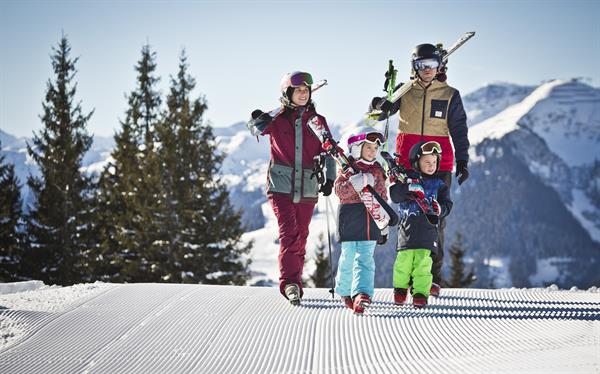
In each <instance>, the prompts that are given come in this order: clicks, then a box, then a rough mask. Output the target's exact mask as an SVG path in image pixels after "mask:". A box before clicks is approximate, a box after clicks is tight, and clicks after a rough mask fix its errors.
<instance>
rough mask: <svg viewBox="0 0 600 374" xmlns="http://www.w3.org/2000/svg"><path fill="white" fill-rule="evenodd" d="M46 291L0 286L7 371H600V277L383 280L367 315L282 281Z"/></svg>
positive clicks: (1, 352) (0, 358)
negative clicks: (419, 302)
mask: <svg viewBox="0 0 600 374" xmlns="http://www.w3.org/2000/svg"><path fill="white" fill-rule="evenodd" d="M32 288H33V289H31V290H24V291H22V292H17V293H13V294H0V305H2V308H3V309H0V322H2V331H3V333H4V331H6V330H10V329H11V328H12V327H11V326H10V321H14V323H16V324H18V326H19V328H20V330H21V335H19V336H17V337H16V340H15V341H13V342H12V343H9V344H4V345H3V346H0V372H1V373H4V374H8V373H45V374H51V373H149V372H152V373H461V374H463V373H487V372H489V373H598V372H600V293H598V290H597V289H595V288H594V289H590V290H588V291H577V290H570V291H560V290H557V289H556V287H550V288H547V289H501V290H482V289H443V290H442V293H441V295H440V297H439V298H437V299H432V300H431V303H430V305H429V306H428V307H427V308H424V309H415V308H413V307H412V306H410V305H405V306H395V305H394V304H393V301H392V291H391V290H390V289H377V290H376V292H375V295H374V303H373V304H372V306H371V307H370V308H369V309H367V311H366V313H365V315H363V316H357V315H354V314H353V313H352V312H351V311H350V310H349V309H347V308H345V307H344V306H343V305H342V303H341V302H340V301H339V299H335V300H333V299H332V298H331V297H330V295H329V293H328V292H327V290H326V289H306V290H305V295H304V299H303V301H302V305H301V306H299V307H294V306H291V305H290V304H289V303H288V302H287V301H286V300H285V299H284V298H283V297H282V296H280V295H279V293H278V291H277V289H276V288H272V287H235V286H209V285H175V284H125V285H117V284H99V283H96V284H93V285H76V286H72V287H64V288H51V289H48V288H47V287H39V288H37V287H32ZM51 290H53V292H52V293H48V291H51ZM44 298H49V299H51V300H47V301H48V302H50V304H52V305H54V306H53V307H52V308H50V310H47V311H45V312H43V311H41V310H39V309H40V305H43V300H44ZM53 300H54V303H52V301H53ZM56 300H58V301H60V300H64V301H65V302H64V303H62V306H61V307H56V305H57V302H56ZM58 304H61V303H60V302H58ZM36 309H37V312H34V310H36ZM7 321H9V322H7Z"/></svg>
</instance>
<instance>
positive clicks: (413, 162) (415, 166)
mask: <svg viewBox="0 0 600 374" xmlns="http://www.w3.org/2000/svg"><path fill="white" fill-rule="evenodd" d="M423 146H426V147H423ZM424 148H426V149H424ZM424 154H426V155H431V154H433V155H435V156H436V157H437V165H436V167H435V172H436V173H437V171H438V170H439V169H440V161H441V160H442V147H441V146H440V143H438V142H435V141H429V142H425V141H420V142H418V143H417V144H415V145H413V146H412V147H411V148H410V151H409V152H408V162H409V163H410V167H411V169H412V170H414V171H418V172H421V169H420V168H419V159H420V158H421V156H423V155H424Z"/></svg>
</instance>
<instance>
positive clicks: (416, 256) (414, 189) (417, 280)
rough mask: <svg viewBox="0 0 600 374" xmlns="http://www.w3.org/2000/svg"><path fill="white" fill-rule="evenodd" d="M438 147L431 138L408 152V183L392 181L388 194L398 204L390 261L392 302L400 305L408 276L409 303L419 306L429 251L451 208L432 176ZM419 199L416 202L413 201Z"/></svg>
mask: <svg viewBox="0 0 600 374" xmlns="http://www.w3.org/2000/svg"><path fill="white" fill-rule="evenodd" d="M441 156H442V150H441V147H440V145H439V143H437V142H435V141H429V142H419V143H417V144H415V145H414V146H413V147H412V148H411V149H410V152H409V161H410V166H411V169H412V170H411V171H409V177H410V178H409V179H407V182H408V183H396V184H395V185H393V186H392V187H391V188H390V197H391V198H392V201H393V202H395V203H399V204H400V205H399V207H398V210H399V213H400V228H399V231H398V255H397V256H396V261H395V263H394V278H393V279H394V302H395V303H396V304H398V305H401V304H404V302H405V301H406V296H407V293H408V287H409V284H410V281H411V278H412V295H413V305H414V306H415V307H418V308H420V307H423V306H425V305H427V299H428V297H429V292H430V288H431V283H432V279H433V277H432V275H431V265H432V260H431V256H430V254H431V252H434V253H435V252H436V251H437V248H438V224H439V221H440V219H442V218H444V217H446V216H447V215H448V214H449V213H450V210H451V209H452V200H451V199H450V191H449V189H448V186H447V185H446V184H445V183H444V181H442V180H441V179H439V178H436V177H435V176H434V175H435V173H436V171H437V170H438V168H439V165H440V159H441ZM417 200H418V201H419V203H418V202H417Z"/></svg>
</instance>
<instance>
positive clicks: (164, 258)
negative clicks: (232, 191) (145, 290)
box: [151, 52, 251, 284]
mask: <svg viewBox="0 0 600 374" xmlns="http://www.w3.org/2000/svg"><path fill="white" fill-rule="evenodd" d="M187 69H188V64H187V58H186V56H185V53H184V52H182V54H181V56H180V63H179V71H178V74H177V76H176V77H173V78H171V87H170V92H169V94H168V96H167V110H166V112H165V113H164V116H163V121H162V122H161V125H160V127H159V129H158V130H157V133H158V140H159V143H160V144H161V148H160V150H159V152H158V154H159V157H160V160H161V162H162V163H161V169H162V173H161V183H160V184H161V185H162V189H161V190H162V191H163V195H162V198H161V199H159V201H160V203H161V209H160V213H159V214H157V216H158V217H159V220H160V221H161V224H160V225H159V229H158V232H159V234H160V238H159V239H158V240H156V241H155V242H154V243H153V244H152V246H151V247H152V250H153V253H155V254H159V256H158V258H160V259H161V262H160V263H157V264H156V266H157V268H159V269H160V273H161V274H162V276H161V279H162V280H164V281H170V282H193V283H198V282H199V283H213V284H244V283H245V282H246V280H247V279H248V276H249V273H248V263H249V262H248V261H247V260H245V259H244V258H243V257H244V255H246V254H247V253H248V252H249V250H250V246H251V245H250V244H243V243H242V241H241V235H242V233H243V229H242V226H241V216H240V213H239V212H235V211H234V210H233V208H232V206H231V204H230V201H229V193H228V191H227V188H226V187H225V185H224V184H223V182H222V181H221V180H220V177H219V175H218V172H219V169H220V166H221V162H222V160H223V155H221V154H219V152H218V150H217V144H216V141H215V138H214V136H213V133H212V128H211V127H210V126H209V125H205V124H204V123H203V119H202V116H203V114H204V111H205V110H206V108H207V106H206V102H205V100H204V98H202V97H200V98H196V99H192V98H191V97H190V96H191V92H192V90H193V89H194V87H195V84H196V83H195V80H194V79H193V78H192V77H191V76H189V75H188V73H187Z"/></svg>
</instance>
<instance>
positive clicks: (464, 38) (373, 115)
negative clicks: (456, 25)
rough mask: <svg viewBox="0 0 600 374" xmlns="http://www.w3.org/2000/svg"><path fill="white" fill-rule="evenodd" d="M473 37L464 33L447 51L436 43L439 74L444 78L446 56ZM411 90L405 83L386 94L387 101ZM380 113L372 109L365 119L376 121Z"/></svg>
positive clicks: (409, 84)
mask: <svg viewBox="0 0 600 374" xmlns="http://www.w3.org/2000/svg"><path fill="white" fill-rule="evenodd" d="M474 36H475V31H469V32H466V33H465V34H464V35H463V36H461V37H460V38H459V39H458V40H457V41H456V42H454V44H452V46H451V47H450V48H448V49H443V47H442V44H441V43H438V45H437V47H438V48H439V49H440V52H441V59H442V64H441V65H440V67H439V72H440V73H441V74H444V76H445V72H446V69H447V67H446V64H447V63H448V56H450V55H451V54H452V53H454V52H455V51H456V50H457V49H458V48H460V47H461V46H462V45H463V44H465V43H466V42H467V41H468V40H469V39H471V38H472V37H474ZM444 80H445V79H444ZM411 88H412V84H411V83H410V82H408V83H405V84H403V85H401V86H400V87H398V89H397V90H395V91H394V92H393V93H392V94H391V95H389V94H388V99H387V100H388V101H390V102H392V103H395V102H397V101H398V100H400V98H401V97H402V96H404V95H406V93H407V92H408V91H410V89H411ZM381 113H383V112H382V111H381V110H380V109H373V110H372V111H370V112H369V113H367V117H368V118H374V119H377V118H378V117H379V115H380V114H381Z"/></svg>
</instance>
